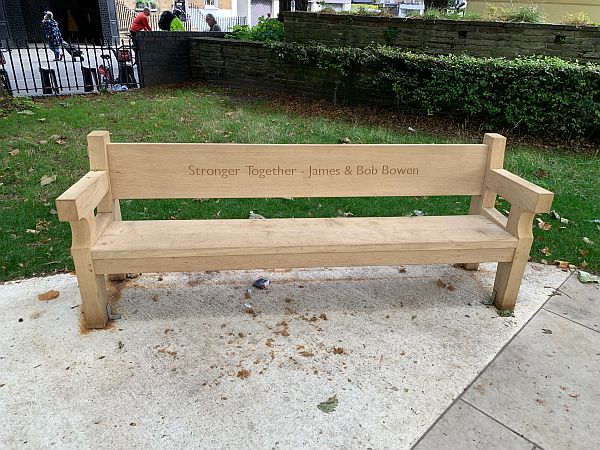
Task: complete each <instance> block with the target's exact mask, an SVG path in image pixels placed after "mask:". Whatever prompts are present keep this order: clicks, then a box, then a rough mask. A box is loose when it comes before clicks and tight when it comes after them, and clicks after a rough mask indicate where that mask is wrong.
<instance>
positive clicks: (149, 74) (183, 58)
mask: <svg viewBox="0 0 600 450" xmlns="http://www.w3.org/2000/svg"><path fill="white" fill-rule="evenodd" d="M200 36H213V37H219V38H222V37H223V36H225V33H220V32H212V33H211V32H208V31H207V32H203V31H186V32H175V31H145V32H141V33H137V35H136V37H135V45H136V46H137V57H138V63H139V65H140V73H141V75H140V77H141V78H142V79H141V83H142V86H157V85H159V84H173V83H183V82H186V81H189V80H190V79H191V70H190V50H189V42H190V40H191V38H195V37H200Z"/></svg>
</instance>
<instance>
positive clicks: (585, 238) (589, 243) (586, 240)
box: [583, 236, 594, 245]
mask: <svg viewBox="0 0 600 450" xmlns="http://www.w3.org/2000/svg"><path fill="white" fill-rule="evenodd" d="M583 242H585V243H586V244H587V245H594V241H592V240H591V239H590V238H588V237H585V236H584V238H583Z"/></svg>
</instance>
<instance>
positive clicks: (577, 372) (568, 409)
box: [415, 274, 600, 450]
mask: <svg viewBox="0 0 600 450" xmlns="http://www.w3.org/2000/svg"><path fill="white" fill-rule="evenodd" d="M556 294H557V295H553V296H552V297H550V298H549V299H548V301H547V302H546V303H545V305H544V306H543V308H542V309H541V310H540V311H539V312H538V313H537V314H536V315H535V316H534V317H533V318H532V319H531V321H530V322H529V323H528V324H527V325H526V326H525V327H524V328H523V329H522V330H521V331H520V332H519V334H518V335H517V336H516V337H515V338H514V339H513V340H512V341H511V342H510V343H509V344H508V345H507V346H506V348H505V349H504V350H502V351H501V352H500V353H499V354H498V356H497V357H496V358H495V359H494V361H493V362H492V363H491V364H490V366H489V367H487V368H486V369H485V370H484V371H483V372H482V373H481V374H480V375H479V376H478V377H477V379H476V380H475V381H474V382H473V383H472V384H471V386H470V387H469V388H468V389H467V390H466V391H465V392H464V393H463V394H462V395H461V396H460V398H459V399H458V400H457V401H456V402H454V403H453V404H452V405H451V407H450V408H449V409H448V410H447V411H446V413H445V414H443V415H442V416H441V417H440V419H439V420H438V421H437V422H436V423H435V425H434V426H433V427H432V428H431V429H430V430H429V431H428V433H426V434H425V435H424V437H423V438H422V440H421V441H420V442H419V443H418V444H417V445H416V446H415V450H432V449H448V448H455V449H484V448H485V449H505V448H511V449H528V450H529V449H538V448H540V449H546V450H550V449H557V450H559V449H560V450H562V449H581V450H584V449H590V450H592V449H598V448H600V429H599V425H600V386H599V382H598V377H599V375H600V288H599V286H598V285H597V284H582V283H580V282H579V281H578V279H577V276H576V275H575V274H573V275H572V276H571V277H570V278H569V279H568V280H567V281H566V282H565V283H564V284H563V285H562V286H561V287H560V290H559V291H557V292H556Z"/></svg>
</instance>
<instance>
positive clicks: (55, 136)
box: [48, 134, 60, 141]
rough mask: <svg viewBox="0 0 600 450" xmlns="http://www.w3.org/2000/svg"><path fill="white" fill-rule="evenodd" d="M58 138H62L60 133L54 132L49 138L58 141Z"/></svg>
mask: <svg viewBox="0 0 600 450" xmlns="http://www.w3.org/2000/svg"><path fill="white" fill-rule="evenodd" d="M58 139H60V136H59V135H58V134H53V135H52V136H50V137H49V138H48V140H49V141H56V140H58Z"/></svg>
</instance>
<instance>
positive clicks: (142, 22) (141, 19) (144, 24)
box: [129, 8, 152, 37]
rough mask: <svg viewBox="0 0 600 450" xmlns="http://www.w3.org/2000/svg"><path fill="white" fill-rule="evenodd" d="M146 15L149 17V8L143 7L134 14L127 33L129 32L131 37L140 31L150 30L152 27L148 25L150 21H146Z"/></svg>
mask: <svg viewBox="0 0 600 450" xmlns="http://www.w3.org/2000/svg"><path fill="white" fill-rule="evenodd" d="M148 17H150V8H144V10H143V11H142V12H141V13H139V14H138V15H137V16H135V19H133V22H132V23H131V26H130V27H129V33H131V37H134V36H135V34H136V33H139V32H140V31H152V27H151V26H150V22H148Z"/></svg>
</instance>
